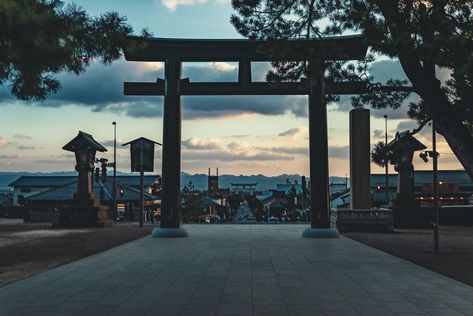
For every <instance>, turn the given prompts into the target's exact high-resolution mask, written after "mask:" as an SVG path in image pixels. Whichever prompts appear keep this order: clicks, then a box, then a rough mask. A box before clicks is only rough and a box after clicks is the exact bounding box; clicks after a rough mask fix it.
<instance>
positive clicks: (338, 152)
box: [328, 145, 350, 159]
mask: <svg viewBox="0 0 473 316" xmlns="http://www.w3.org/2000/svg"><path fill="white" fill-rule="evenodd" d="M349 150H350V148H349V146H348V145H346V146H337V145H335V146H329V148H328V155H329V157H330V158H339V159H346V158H348V151H349Z"/></svg>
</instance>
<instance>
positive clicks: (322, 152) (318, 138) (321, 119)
mask: <svg viewBox="0 0 473 316" xmlns="http://www.w3.org/2000/svg"><path fill="white" fill-rule="evenodd" d="M312 81H313V82H312V84H311V86H310V94H309V155H310V156H309V161H310V188H311V190H310V201H311V205H310V206H311V227H312V228H329V227H330V218H329V212H330V206H329V192H328V181H329V180H328V139H327V138H328V134H327V106H326V103H325V83H324V80H323V77H322V75H321V76H320V77H319V78H317V79H316V80H314V79H312Z"/></svg>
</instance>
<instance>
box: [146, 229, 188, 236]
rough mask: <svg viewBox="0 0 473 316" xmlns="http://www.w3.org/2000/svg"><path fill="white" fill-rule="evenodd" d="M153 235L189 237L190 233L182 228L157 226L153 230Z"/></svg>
mask: <svg viewBox="0 0 473 316" xmlns="http://www.w3.org/2000/svg"><path fill="white" fill-rule="evenodd" d="M151 236H152V237H187V236H189V234H188V233H187V231H186V230H185V229H184V228H182V227H178V228H162V227H157V228H155V229H153V231H152V232H151Z"/></svg>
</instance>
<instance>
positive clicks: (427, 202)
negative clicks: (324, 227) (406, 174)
mask: <svg viewBox="0 0 473 316" xmlns="http://www.w3.org/2000/svg"><path fill="white" fill-rule="evenodd" d="M385 177H386V175H385V174H372V175H371V194H372V202H373V205H374V206H381V205H386V202H387V201H386V178H385ZM432 178H433V177H432V171H428V170H418V171H414V173H413V179H412V181H413V184H414V194H415V196H416V199H417V200H418V201H419V203H420V205H421V206H424V207H430V206H433V184H432ZM438 181H439V183H438V196H439V202H440V204H441V205H465V204H473V181H472V179H471V178H470V177H469V176H468V174H467V173H466V171H464V170H439V171H438ZM396 191H397V174H390V175H389V178H388V192H389V194H388V196H389V199H390V200H392V199H394V198H396ZM349 201H350V192H347V193H345V194H342V195H340V196H334V197H333V199H331V206H332V207H334V208H336V207H338V206H347V204H348V203H349Z"/></svg>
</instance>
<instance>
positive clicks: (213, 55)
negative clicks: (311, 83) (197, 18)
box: [125, 35, 367, 62]
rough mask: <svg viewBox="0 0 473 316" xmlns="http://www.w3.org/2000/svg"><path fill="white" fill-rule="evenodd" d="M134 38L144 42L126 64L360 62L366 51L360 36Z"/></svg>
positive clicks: (131, 54) (131, 53) (132, 51)
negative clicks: (253, 38) (148, 62)
mask: <svg viewBox="0 0 473 316" xmlns="http://www.w3.org/2000/svg"><path fill="white" fill-rule="evenodd" d="M134 39H136V40H137V41H144V42H145V44H144V46H145V47H144V48H142V49H136V50H126V51H125V59H126V60H128V61H166V60H167V59H176V60H179V61H182V62H210V61H278V60H282V61H303V60H308V59H310V58H311V56H313V57H312V58H314V59H315V58H316V59H318V60H359V59H363V58H364V57H365V56H366V51H367V45H366V42H365V41H364V37H363V35H351V36H337V37H327V38H324V39H312V40H301V39H289V40H246V39H210V40H209V39H169V38H147V39H143V38H137V37H135V38H134Z"/></svg>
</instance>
